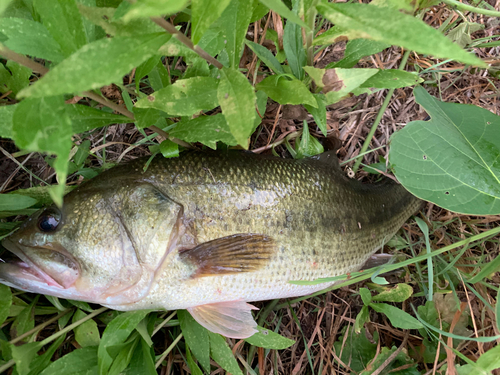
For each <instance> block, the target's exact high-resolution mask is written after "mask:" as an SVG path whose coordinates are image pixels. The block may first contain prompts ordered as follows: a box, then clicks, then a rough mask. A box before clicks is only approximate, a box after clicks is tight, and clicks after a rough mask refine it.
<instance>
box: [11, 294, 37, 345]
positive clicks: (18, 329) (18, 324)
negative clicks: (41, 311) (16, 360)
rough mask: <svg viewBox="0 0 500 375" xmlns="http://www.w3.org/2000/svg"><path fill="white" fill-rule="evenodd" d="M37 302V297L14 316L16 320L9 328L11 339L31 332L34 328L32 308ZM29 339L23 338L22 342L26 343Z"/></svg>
mask: <svg viewBox="0 0 500 375" xmlns="http://www.w3.org/2000/svg"><path fill="white" fill-rule="evenodd" d="M37 301H38V297H37V298H35V299H34V300H33V302H31V303H30V304H29V305H28V306H26V307H24V308H23V309H22V310H21V312H20V313H19V314H18V315H17V316H16V319H15V320H14V322H13V323H12V325H11V327H10V336H11V338H16V337H18V336H21V335H22V334H24V333H26V332H28V331H30V330H32V329H33V328H34V327H35V312H34V306H35V304H36V302H37ZM28 339H29V338H25V339H23V340H22V342H27V341H28Z"/></svg>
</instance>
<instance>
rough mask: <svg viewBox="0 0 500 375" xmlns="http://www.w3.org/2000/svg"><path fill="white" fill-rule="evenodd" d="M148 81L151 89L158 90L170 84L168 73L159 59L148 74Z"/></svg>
mask: <svg viewBox="0 0 500 375" xmlns="http://www.w3.org/2000/svg"><path fill="white" fill-rule="evenodd" d="M148 79H149V83H150V84H151V87H152V88H153V90H155V91H158V90H161V89H162V88H164V87H167V86H169V85H170V73H169V72H168V70H167V69H166V68H165V65H163V62H162V61H161V60H159V61H158V64H156V66H155V67H154V68H153V70H151V71H150V72H149V74H148Z"/></svg>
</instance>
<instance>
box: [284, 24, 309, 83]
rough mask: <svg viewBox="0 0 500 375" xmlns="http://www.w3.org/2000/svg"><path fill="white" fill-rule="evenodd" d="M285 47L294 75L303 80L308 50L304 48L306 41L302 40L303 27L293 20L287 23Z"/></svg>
mask: <svg viewBox="0 0 500 375" xmlns="http://www.w3.org/2000/svg"><path fill="white" fill-rule="evenodd" d="M283 49H284V50H285V54H286V57H287V61H288V66H289V67H290V69H291V70H292V73H293V75H294V76H295V77H296V78H297V79H299V80H302V79H303V78H304V70H303V69H302V68H303V67H304V66H305V65H306V51H305V49H304V41H303V40H302V29H301V27H300V26H299V25H297V24H295V23H293V22H287V23H286V25H285V35H284V36H283Z"/></svg>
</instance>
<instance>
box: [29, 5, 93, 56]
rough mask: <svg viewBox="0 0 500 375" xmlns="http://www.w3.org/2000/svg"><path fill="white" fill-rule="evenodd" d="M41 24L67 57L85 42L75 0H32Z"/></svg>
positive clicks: (84, 34) (85, 38)
mask: <svg viewBox="0 0 500 375" xmlns="http://www.w3.org/2000/svg"><path fill="white" fill-rule="evenodd" d="M33 7H34V8H35V10H36V12H37V13H38V14H39V15H40V16H41V18H42V23H43V25H44V26H45V27H46V28H47V30H48V31H49V33H50V34H51V35H52V37H53V38H54V39H55V40H56V42H57V43H59V45H60V46H61V51H62V53H63V55H64V56H66V57H68V56H70V55H71V54H72V53H74V52H75V51H77V50H79V49H80V48H81V47H83V46H84V45H85V44H87V42H88V41H87V34H86V33H85V29H84V27H83V21H82V16H81V15H80V12H79V11H78V7H77V6H76V1H75V0H34V2H33Z"/></svg>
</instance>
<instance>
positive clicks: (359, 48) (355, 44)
mask: <svg viewBox="0 0 500 375" xmlns="http://www.w3.org/2000/svg"><path fill="white" fill-rule="evenodd" d="M390 46H391V45H390V44H387V43H383V42H376V41H374V40H369V39H353V40H350V41H349V42H348V43H347V45H346V47H345V51H344V58H343V59H342V60H340V61H335V62H332V63H330V64H328V65H327V66H326V69H332V68H346V69H348V68H352V67H354V65H356V64H357V63H358V61H359V60H360V59H362V58H363V57H366V56H370V55H373V54H375V53H379V52H381V51H383V50H384V49H386V48H389V47H390Z"/></svg>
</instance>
